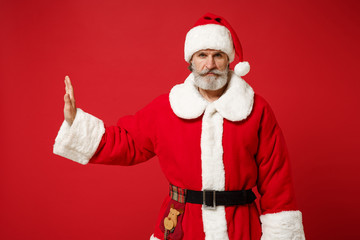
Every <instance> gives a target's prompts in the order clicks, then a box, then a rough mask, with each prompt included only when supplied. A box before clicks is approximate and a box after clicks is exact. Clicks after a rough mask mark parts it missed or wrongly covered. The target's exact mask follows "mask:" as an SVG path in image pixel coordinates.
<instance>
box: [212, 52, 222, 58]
mask: <svg viewBox="0 0 360 240" xmlns="http://www.w3.org/2000/svg"><path fill="white" fill-rule="evenodd" d="M214 57H217V58H222V57H223V55H222V54H221V53H215V55H214Z"/></svg>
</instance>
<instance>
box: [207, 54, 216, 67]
mask: <svg viewBox="0 0 360 240" xmlns="http://www.w3.org/2000/svg"><path fill="white" fill-rule="evenodd" d="M205 66H206V68H207V69H209V70H211V69H214V68H215V67H216V64H215V60H214V57H213V56H208V58H207V59H206V65H205Z"/></svg>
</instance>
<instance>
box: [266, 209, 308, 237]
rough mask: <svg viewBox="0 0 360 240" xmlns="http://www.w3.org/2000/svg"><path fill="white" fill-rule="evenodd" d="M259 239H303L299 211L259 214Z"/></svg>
mask: <svg viewBox="0 0 360 240" xmlns="http://www.w3.org/2000/svg"><path fill="white" fill-rule="evenodd" d="M260 220H261V223H262V232H263V233H262V237H261V240H304V239H305V234H304V228H303V224H302V214H301V212H300V211H283V212H278V213H269V214H265V215H261V216H260Z"/></svg>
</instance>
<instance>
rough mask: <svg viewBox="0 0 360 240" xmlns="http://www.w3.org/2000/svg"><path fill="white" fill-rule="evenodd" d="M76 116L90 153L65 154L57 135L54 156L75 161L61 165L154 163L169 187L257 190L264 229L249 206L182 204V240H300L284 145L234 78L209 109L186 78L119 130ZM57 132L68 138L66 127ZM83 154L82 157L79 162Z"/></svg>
mask: <svg viewBox="0 0 360 240" xmlns="http://www.w3.org/2000/svg"><path fill="white" fill-rule="evenodd" d="M78 115H80V116H79V118H80V119H79V120H78V121H76V120H77V119H75V121H74V123H73V125H72V126H71V128H74V129H77V128H79V129H80V131H78V132H82V134H84V132H90V133H87V134H88V135H89V136H92V139H93V140H92V141H93V142H92V143H91V144H87V145H86V146H83V147H87V148H91V149H82V148H81V147H79V146H77V144H75V145H73V146H72V147H65V148H64V146H65V145H64V144H62V143H61V142H66V140H64V139H66V138H67V137H66V136H65V137H64V134H61V133H60V132H61V130H60V132H59V135H58V137H57V139H56V142H55V146H54V152H55V153H57V154H60V155H63V156H64V155H66V154H64V153H62V154H61V152H72V153H75V157H74V156H65V157H68V158H70V159H73V158H77V159H73V160H76V161H78V162H81V163H83V164H85V163H87V162H90V163H101V164H119V165H134V164H138V163H141V162H144V161H146V160H148V159H150V158H152V157H153V156H155V155H157V156H158V158H159V163H160V166H161V169H162V171H163V172H164V174H165V176H166V178H167V179H168V181H169V183H171V184H173V185H176V186H178V187H181V188H185V189H192V190H203V189H209V190H218V191H224V190H225V191H228V190H245V189H251V188H253V187H255V186H257V187H258V190H259V193H260V194H261V196H262V197H261V199H260V205H261V211H262V213H261V214H262V216H261V220H262V226H261V223H260V219H259V215H260V214H259V213H258V211H257V207H256V205H255V203H252V204H247V205H240V206H229V207H224V206H218V207H217V208H216V209H215V210H209V209H203V207H202V206H201V205H199V204H191V203H187V204H186V207H185V211H184V213H183V214H184V215H183V220H182V223H181V226H182V228H183V232H184V235H183V240H190V239H206V240H213V239H214V240H215V239H219V240H220V239H221V240H226V239H230V240H240V239H241V240H245V239H246V240H250V239H251V240H254V239H256V240H258V239H260V238H261V239H262V240H266V239H304V234H303V230H302V224H301V213H300V212H299V211H297V208H296V204H295V199H294V191H293V188H292V182H291V176H290V168H289V159H288V153H287V150H286V145H285V142H284V137H283V135H282V133H281V130H280V128H279V126H278V124H277V122H276V119H275V116H274V114H273V112H272V110H271V108H270V106H269V105H268V104H267V103H266V101H265V100H264V99H263V98H261V97H260V96H259V95H257V94H254V92H253V90H252V88H251V87H250V86H249V85H248V84H247V83H246V82H245V81H244V80H242V79H241V78H239V77H237V76H236V75H235V74H232V77H231V80H230V82H229V85H228V88H227V90H226V91H225V93H224V94H223V95H222V96H221V97H220V98H219V99H218V100H217V101H215V102H213V103H209V102H207V101H206V100H204V99H203V98H202V96H201V95H200V94H199V92H198V90H197V88H196V87H195V86H194V83H193V75H192V74H190V76H189V77H188V78H187V80H186V81H185V83H184V84H180V85H177V86H175V87H174V88H173V89H172V90H171V92H170V94H169V95H162V96H160V97H158V98H157V99H155V100H154V101H153V102H151V103H150V104H149V105H148V106H146V107H145V108H144V109H142V110H140V111H139V112H137V113H136V114H135V115H134V116H126V117H123V118H121V119H120V120H119V121H118V124H117V126H111V127H103V126H102V125H101V124H102V122H101V120H98V119H95V118H94V117H92V116H91V115H88V114H86V113H83V112H82V111H81V110H80V109H79V111H78V114H77V118H78ZM81 118H83V120H81ZM88 118H90V119H91V120H89V121H88V120H86V119H88ZM84 119H85V120H84ZM85 122H86V124H85ZM63 125H64V124H63ZM65 125H66V124H65ZM84 125H87V127H85V129H83V128H84ZM62 128H67V130H68V131H69V132H71V128H70V127H68V126H65V127H64V126H62ZM81 129H82V130H81ZM74 131H76V130H74ZM65 135H66V134H65ZM68 135H69V134H68ZM70 135H71V134H70ZM75 135H76V134H72V135H71V136H72V140H71V141H70V142H73V141H74V138H76V136H75ZM79 140H81V139H79ZM75 141H76V140H75ZM76 142H79V141H76ZM56 145H58V146H56ZM68 145H69V144H68ZM70 145H71V143H70ZM89 145H93V146H90V147H89ZM59 146H60V147H59ZM74 146H75V147H74ZM56 148H60V149H61V150H55V149H56ZM78 152H81V153H80V154H78ZM84 153H86V154H88V155H87V156H86V157H83V155H84ZM89 156H90V157H89ZM169 201H170V197H169V196H166V197H165V199H164V202H163V204H162V208H161V210H160V213H159V217H158V222H157V223H156V228H155V231H154V235H153V236H152V237H151V239H163V232H162V231H161V230H160V227H159V226H160V224H162V217H163V216H164V214H165V210H166V208H167V206H168V203H169Z"/></svg>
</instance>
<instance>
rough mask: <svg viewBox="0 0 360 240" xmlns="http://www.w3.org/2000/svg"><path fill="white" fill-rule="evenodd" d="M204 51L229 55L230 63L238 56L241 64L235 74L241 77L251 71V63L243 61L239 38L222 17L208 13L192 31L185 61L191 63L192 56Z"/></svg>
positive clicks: (187, 41)
mask: <svg viewBox="0 0 360 240" xmlns="http://www.w3.org/2000/svg"><path fill="white" fill-rule="evenodd" d="M203 49H214V50H220V51H223V52H224V53H226V54H227V55H228V57H229V61H230V63H231V62H233V61H234V59H235V54H236V55H237V56H238V58H239V63H238V64H236V66H235V68H234V72H235V74H236V75H238V76H240V77H241V76H245V75H246V74H247V73H248V72H249V71H250V65H249V63H248V62H244V61H243V53H242V48H241V43H240V41H239V38H238V37H237V35H236V33H235V31H234V30H233V29H232V27H231V26H230V24H229V23H228V22H227V21H226V20H225V19H224V18H222V17H220V16H216V15H214V14H211V13H207V14H205V15H204V16H202V17H201V18H200V19H199V20H198V21H197V22H196V23H195V25H194V27H193V28H192V29H190V31H189V32H188V33H187V35H186V39H185V61H186V62H188V63H190V60H191V58H192V55H193V54H194V53H196V52H197V51H199V50H203Z"/></svg>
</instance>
